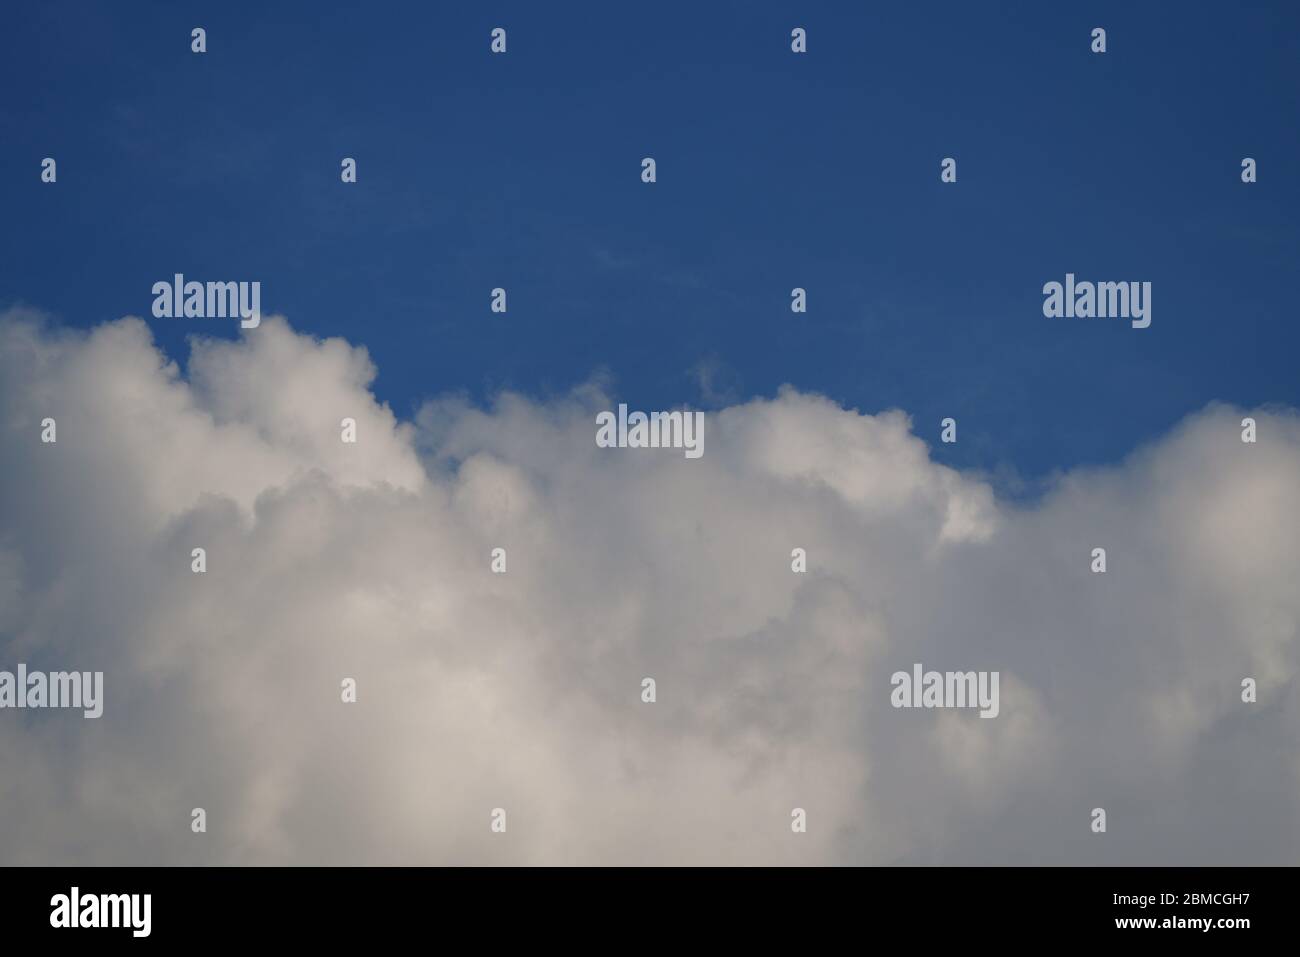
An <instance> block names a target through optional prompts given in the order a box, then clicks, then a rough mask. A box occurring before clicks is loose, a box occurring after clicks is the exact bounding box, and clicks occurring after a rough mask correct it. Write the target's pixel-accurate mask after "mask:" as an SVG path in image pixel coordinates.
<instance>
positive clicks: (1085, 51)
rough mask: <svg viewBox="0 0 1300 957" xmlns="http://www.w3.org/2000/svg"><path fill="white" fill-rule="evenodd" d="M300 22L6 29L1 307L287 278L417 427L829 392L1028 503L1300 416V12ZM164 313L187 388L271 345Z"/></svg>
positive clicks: (321, 15) (692, 9)
mask: <svg viewBox="0 0 1300 957" xmlns="http://www.w3.org/2000/svg"><path fill="white" fill-rule="evenodd" d="M271 6H272V5H261V4H252V3H246V4H235V5H231V4H215V3H200V4H185V5H176V4H168V3H144V4H131V5H106V4H102V3H68V4H63V3H60V4H52V5H37V4H30V3H27V4H22V5H11V6H10V7H9V8H7V10H6V12H5V14H4V29H3V31H0V89H2V90H3V91H4V92H3V94H2V95H0V132H2V134H3V136H2V143H3V147H2V148H0V208H2V209H3V219H4V222H5V225H6V227H7V228H5V229H4V230H3V231H2V234H0V263H3V266H0V308H5V307H8V306H11V305H14V304H18V303H21V304H26V305H30V306H34V307H37V308H39V309H42V310H45V311H47V312H49V313H51V314H52V315H53V316H55V317H56V318H57V319H58V320H59V321H61V322H63V323H66V324H69V325H74V326H88V325H92V324H95V323H98V322H102V321H105V320H109V319H114V318H117V317H119V316H122V315H127V314H133V315H140V316H145V317H147V318H148V317H149V307H150V304H151V301H152V297H151V294H150V288H151V286H152V284H153V283H154V282H156V281H158V280H163V279H169V278H170V277H171V276H172V275H173V273H176V272H183V273H185V274H186V276H187V277H188V278H193V279H200V280H260V281H261V282H262V287H263V293H262V303H263V310H264V311H265V312H280V313H284V314H285V315H287V316H288V318H289V319H290V321H291V322H292V323H293V324H294V325H295V326H296V327H298V328H300V329H304V330H306V331H309V332H312V333H314V334H317V335H321V336H328V335H339V336H344V337H346V338H347V339H349V340H351V341H353V342H358V343H362V344H364V345H365V346H367V347H368V348H369V350H370V352H371V355H372V357H373V358H374V360H375V362H376V365H377V366H378V369H379V378H378V380H377V381H376V383H375V390H376V392H377V394H378V395H379V396H380V397H381V398H382V399H384V400H386V401H388V402H390V403H391V404H392V406H393V408H394V410H395V411H396V412H397V413H398V414H399V415H403V416H408V415H410V414H411V413H412V411H413V410H414V409H415V407H416V406H417V405H418V403H419V402H420V401H421V400H423V399H424V398H427V397H430V396H432V395H435V394H439V393H443V392H447V391H464V392H467V393H468V394H469V395H470V396H471V397H473V398H474V399H475V400H476V401H485V400H486V399H487V398H489V397H490V396H491V395H492V394H493V393H494V392H496V391H497V390H499V389H502V388H511V389H516V390H521V391H523V392H526V393H529V394H532V395H539V396H546V395H549V394H553V393H556V392H562V391H565V390H567V389H569V388H570V387H572V386H573V385H575V384H577V383H580V382H582V381H584V380H586V379H587V378H588V377H589V376H591V375H592V374H593V373H596V372H603V373H607V374H608V375H609V376H610V377H611V381H612V391H613V395H614V396H615V397H616V398H617V399H618V400H620V401H626V402H628V403H629V404H631V405H632V406H633V407H634V408H642V409H650V408H663V407H666V406H671V405H676V404H678V403H681V402H690V403H694V404H696V405H703V406H704V407H706V408H707V407H709V406H711V405H716V404H718V403H722V402H732V401H737V400H743V399H745V398H748V397H751V396H754V395H771V394H773V393H774V391H775V390H776V388H777V387H778V386H779V385H780V384H782V383H785V382H789V383H792V384H794V385H796V386H798V387H799V388H801V389H807V390H816V391H820V392H824V393H825V394H827V395H829V396H831V397H832V398H833V399H835V400H836V401H838V402H840V403H842V404H844V405H846V406H855V407H858V408H860V409H862V410H863V411H869V412H874V411H878V410H881V409H885V408H891V407H899V408H903V409H905V410H907V411H908V412H909V413H911V414H912V415H913V417H914V419H915V422H916V429H917V431H918V433H919V434H920V435H922V436H923V437H924V438H926V439H927V440H928V441H931V442H932V443H934V444H935V448H934V454H935V456H936V457H937V458H938V459H940V460H941V461H945V462H950V463H951V464H954V465H957V466H961V467H972V468H979V469H987V470H990V471H993V472H1003V473H1005V474H1019V475H1022V476H1027V477H1038V476H1042V475H1044V474H1047V473H1049V472H1051V471H1052V470H1055V469H1060V468H1068V467H1072V466H1075V465H1077V464H1080V463H1093V462H1105V461H1113V460H1116V459H1119V458H1121V457H1122V456H1123V455H1125V454H1126V453H1127V452H1129V451H1130V450H1132V449H1133V448H1134V447H1135V446H1137V445H1139V444H1141V443H1143V442H1144V441H1147V440H1149V439H1151V438H1153V437H1155V436H1157V435H1159V434H1161V433H1163V432H1164V431H1166V430H1167V429H1168V428H1169V427H1170V426H1172V425H1173V424H1174V423H1175V422H1177V421H1178V420H1179V419H1181V418H1182V417H1183V416H1185V415H1186V414H1188V413H1189V412H1192V411H1194V410H1196V409H1199V408H1201V407H1202V406H1204V405H1205V404H1206V403H1207V402H1209V401H1211V400H1215V399H1218V400H1225V401H1229V402H1234V403H1240V404H1243V405H1251V406H1253V405H1255V404H1258V403H1264V402H1282V403H1286V404H1290V405H1296V404H1300V394H1298V393H1300V379H1298V377H1297V375H1296V354H1297V345H1298V344H1300V341H1298V340H1300V336H1298V334H1297V331H1296V320H1297V316H1296V311H1295V302H1296V298H1295V288H1296V285H1297V282H1298V281H1300V240H1298V236H1300V233H1298V231H1297V227H1296V222H1297V215H1298V214H1300V192H1298V188H1297V185H1296V175H1297V167H1296V161H1297V157H1300V103H1298V102H1297V101H1298V99H1300V86H1298V85H1297V83H1296V67H1295V64H1296V63H1297V62H1300V12H1298V11H1300V8H1298V7H1297V6H1296V5H1295V4H1284V3H1276V4H1263V5H1262V4H1248V5H1245V6H1244V7H1242V6H1238V5H1234V4H1214V5H1204V4H1179V5H1176V6H1175V5H1171V4H1143V5H1139V8H1138V9H1132V7H1133V5H1131V4H1086V5H1084V4H1069V5H1067V4H1031V3H1018V4H1005V5H978V7H977V6H976V5H960V6H959V5H956V4H943V5H932V4H913V3H908V4H897V5H884V4H880V5H864V4H847V3H846V4H755V3H716V4H715V3H710V4H689V5H686V4H681V5H677V4H653V5H649V6H643V7H633V6H631V5H622V4H618V5H616V4H596V3H591V4H559V5H554V4H548V5H539V4H536V3H520V4H486V3H485V4H465V5H457V6H451V5H442V4H428V3H421V4H414V3H412V4H387V3H384V4H373V5H366V4H362V5H356V6H343V5H338V6H334V5H321V4H285V5H274V8H271ZM195 26H202V27H204V28H205V29H206V30H207V32H208V52H207V53H206V54H204V55H201V56H199V55H195V54H193V53H191V52H190V39H189V34H190V30H191V28H193V27H195ZM496 26H502V27H505V28H506V29H507V30H508V36H509V52H508V53H507V54H506V55H504V56H493V55H491V54H490V52H489V50H488V43H489V31H490V30H491V29H492V28H493V27H496ZM794 26H803V27H805V28H806V29H807V30H808V35H809V53H808V54H807V55H805V56H796V55H794V54H793V53H791V52H790V47H789V34H790V29H791V28H792V27H794ZM1095 26H1103V27H1105V28H1106V29H1107V31H1108V48H1109V49H1108V52H1107V53H1106V54H1104V55H1094V54H1092V53H1091V52H1090V51H1089V32H1090V30H1091V29H1092V28H1093V27H1095ZM45 156H52V157H54V158H56V159H57V161H58V173H59V179H58V183H57V184H55V185H54V186H50V185H46V184H42V183H41V182H40V180H39V173H40V161H41V159H42V158H43V157H45ZM344 156H353V157H355V158H356V159H357V161H358V170H359V182H358V183H357V184H355V185H344V184H342V183H341V182H340V180H339V162H340V159H341V158H342V157H344ZM644 156H653V157H655V159H656V161H657V163H658V182H657V183H655V184H653V185H646V184H643V183H642V182H641V181H640V161H641V158H642V157H644ZM945 156H952V157H955V158H956V159H957V162H958V182H957V183H956V184H953V185H945V184H942V183H940V181H939V162H940V160H941V158H943V157H945ZM1245 156H1251V157H1254V158H1255V159H1256V160H1257V161H1258V164H1259V182H1258V183H1255V184H1253V185H1244V184H1243V183H1242V182H1241V181H1240V163H1241V159H1242V158H1243V157H1245ZM1067 271H1071V272H1074V273H1076V274H1077V275H1078V276H1079V278H1081V279H1093V280H1145V281H1150V282H1151V283H1152V285H1153V314H1152V315H1153V322H1152V325H1151V327H1150V328H1149V329H1146V330H1135V329H1131V328H1129V326H1128V324H1127V323H1126V322H1121V321H1091V322H1089V321H1080V320H1051V319H1047V318H1044V316H1043V315H1042V311H1041V305H1042V293H1041V289H1042V285H1043V283H1045V282H1048V281H1050V280H1054V279H1055V280H1061V279H1062V278H1063V277H1064V275H1065V273H1066V272H1067ZM495 286H503V287H505V288H506V289H507V290H508V294H509V312H508V313H507V314H506V315H505V316H500V315H495V314H493V313H491V312H490V311H489V308H488V305H489V292H490V290H491V289H492V288H493V287H495ZM794 286H802V287H805V288H806V289H807V290H808V295H809V311H808V313H807V314H806V315H794V314H792V313H791V312H790V309H789V296H790V290H791V288H792V287H794ZM149 322H150V323H151V325H152V326H153V328H154V330H155V335H156V337H157V339H158V341H159V342H160V344H161V345H162V346H163V347H164V348H165V349H166V350H167V351H168V352H169V353H170V354H171V355H173V356H174V357H176V358H178V359H183V358H184V356H185V354H186V351H187V350H186V346H185V337H186V336H187V335H189V334H192V333H196V332H201V333H205V334H212V335H223V336H234V335H236V334H237V332H238V330H237V327H236V324H235V323H233V322H230V323H224V322H221V321H216V320H166V319H163V320H158V319H152V318H149ZM701 370H704V374H702V372H701ZM702 383H707V385H705V386H702ZM947 415H951V416H955V417H956V418H957V419H958V422H959V442H958V443H957V444H956V445H955V446H941V445H938V444H937V442H936V440H937V435H938V423H939V420H940V419H941V418H942V417H943V416H947Z"/></svg>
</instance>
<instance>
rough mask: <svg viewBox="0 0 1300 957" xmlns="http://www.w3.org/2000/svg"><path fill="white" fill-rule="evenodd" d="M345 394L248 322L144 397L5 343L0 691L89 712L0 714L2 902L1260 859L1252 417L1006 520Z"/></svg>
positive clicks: (1256, 474) (574, 402)
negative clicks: (679, 875) (378, 880)
mask: <svg viewBox="0 0 1300 957" xmlns="http://www.w3.org/2000/svg"><path fill="white" fill-rule="evenodd" d="M374 371H375V370H374V367H373V365H372V364H371V362H370V360H369V357H368V356H367V354H366V352H365V350H364V349H361V348H356V347H353V346H350V345H349V344H347V343H346V342H343V341H341V340H335V339H331V340H327V341H324V342H322V341H318V340H315V339H313V338H311V337H308V336H303V335H300V334H297V333H295V332H294V331H293V330H292V329H291V328H290V327H289V326H288V324H287V323H285V322H284V321H283V320H281V319H270V320H266V321H264V322H263V323H262V326H261V327H260V328H258V329H256V330H250V331H249V332H248V333H247V334H246V335H245V337H244V338H242V339H241V340H239V341H237V342H226V341H222V342H217V341H202V340H198V341H196V342H195V345H194V349H193V354H192V356H191V358H190V361H189V363H188V367H187V370H186V373H185V375H183V376H182V374H181V371H180V370H179V369H178V368H177V367H176V366H175V365H174V364H172V363H169V362H168V361H167V360H166V359H165V357H164V356H163V355H162V354H160V353H159V351H158V350H157V349H156V348H155V347H154V345H153V343H152V341H151V337H150V332H149V328H148V326H147V325H146V324H145V323H143V322H141V321H139V320H136V319H124V320H121V321H119V322H114V323H108V324H105V325H102V326H100V327H98V328H96V329H95V330H93V331H92V332H89V333H71V332H67V331H62V330H59V329H55V328H52V327H50V326H48V325H46V324H44V323H43V322H41V321H40V320H39V319H36V318H33V317H30V316H23V315H17V314H11V315H9V316H8V317H6V318H4V319H3V320H0V428H2V429H3V448H4V463H5V467H4V469H3V471H2V472H0V514H3V525H2V526H0V669H8V670H12V669H13V668H14V667H15V666H16V664H17V663H18V662H20V661H21V662H25V663H26V664H27V665H28V666H29V667H31V668H44V669H47V670H62V669H74V668H75V669H79V670H102V671H103V672H105V698H106V701H105V709H104V714H103V717H102V718H100V719H99V720H97V721H87V720H84V719H83V718H82V717H81V715H80V713H79V712H70V711H53V710H47V711H16V710H8V709H6V710H2V711H0V768H3V769H4V770H3V773H0V862H3V863H6V864H73V863H78V864H80V863H86V864H110V863H111V864H149V863H171V864H180V863H402V864H414V863H528V864H533V863H537V864H541V863H560V864H568V863H993V864H999V863H1076V864H1080V863H1083V864H1086V863H1124V864H1136V863H1150V864H1155V863H1168V864H1176V863H1197V864H1211V863H1243V864H1253V863H1293V862H1294V861H1295V860H1296V858H1297V854H1300V733H1298V731H1297V729H1300V700H1298V698H1297V695H1298V692H1297V686H1296V685H1297V683H1296V673H1297V668H1298V667H1300V640H1298V634H1300V587H1297V582H1298V581H1300V534H1298V533H1300V420H1298V419H1297V417H1296V415H1295V414H1294V413H1293V412H1292V411H1289V410H1255V411H1252V412H1250V413H1243V412H1241V411H1240V410H1235V409H1230V408H1226V407H1218V406H1212V407H1210V408H1208V409H1206V410H1204V411H1203V412H1201V413H1199V414H1197V415H1195V416H1192V417H1191V418H1189V419H1188V420H1186V421H1185V422H1184V423H1182V424H1181V425H1180V426H1179V427H1178V428H1177V429H1176V430H1174V432H1173V433H1172V434H1170V435H1168V436H1167V437H1165V438H1164V439H1163V440H1161V441H1160V442H1159V443H1157V444H1155V445H1153V446H1151V447H1150V448H1146V449H1143V450H1139V451H1138V452H1136V453H1135V454H1134V455H1133V456H1131V457H1130V458H1129V459H1128V460H1127V461H1125V462H1123V463H1122V464H1119V465H1117V466H1114V467H1108V468H1104V469H1090V470H1087V471H1081V472H1076V473H1070V474H1066V475H1064V476H1062V477H1061V478H1060V479H1059V481H1058V482H1057V483H1056V484H1055V485H1054V487H1053V488H1052V490H1051V491H1050V492H1049V493H1048V494H1047V495H1046V496H1044V497H1043V498H1042V499H1041V500H1040V501H1038V502H1035V503H1033V504H1032V505H1023V504H1021V505H1017V504H1010V503H1007V502H1003V501H1000V500H998V499H997V497H996V496H995V495H994V493H993V491H992V490H991V489H990V487H989V486H988V485H987V484H985V483H984V482H982V481H981V480H980V479H979V478H978V477H973V476H970V475H965V474H962V473H959V472H956V471H954V470H952V469H949V468H946V467H944V466H942V465H939V464H936V463H935V462H933V461H932V460H931V459H930V457H929V454H928V452H927V448H926V445H925V443H924V442H922V441H921V440H920V439H918V438H917V437H916V436H915V435H913V434H912V432H911V424H910V422H909V420H908V418H907V417H906V416H905V415H904V414H902V413H899V412H886V413H883V414H880V415H874V416H871V415H862V414H860V413H858V412H856V411H853V410H846V409H843V408H841V407H839V406H838V405H836V404H835V403H834V402H831V401H829V400H827V399H825V398H822V397H819V396H815V395H808V394H802V393H799V392H796V391H794V390H789V389H787V390H784V391H783V392H781V394H780V395H778V396H777V397H776V398H775V399H772V400H754V401H751V402H747V403H745V404H742V405H735V406H732V407H729V408H726V409H723V410H721V411H719V412H717V413H710V414H709V415H708V416H707V417H706V421H705V431H704V450H705V451H704V456H703V457H702V458H700V459H698V460H688V459H686V458H684V457H683V456H682V455H681V454H680V452H670V451H657V450H633V449H619V450H615V449H600V448H597V447H596V445H595V442H594V434H595V425H594V416H595V413H596V412H597V411H599V410H601V409H605V408H610V407H611V406H612V404H613V401H616V400H611V399H609V398H607V397H606V396H605V395H603V394H602V390H601V388H600V387H598V386H587V387H584V388H581V389H578V390H575V392H574V393H572V394H571V395H570V396H568V397H567V398H564V399H561V400H556V401H550V402H545V403H540V402H536V401H532V400H530V399H527V398H524V397H521V396H517V395H502V396H500V397H499V398H498V399H497V400H496V401H495V403H494V404H493V406H492V407H491V408H490V409H486V410H484V409H478V408H474V407H471V406H470V405H468V404H466V403H464V402H463V401H459V400H456V399H441V400H437V401H433V402H431V403H429V404H428V405H426V406H425V407H424V408H423V409H422V410H421V411H420V413H419V414H418V415H417V416H416V419H415V421H414V422H400V421H398V419H397V418H396V417H395V416H394V415H393V414H392V412H391V411H390V410H389V409H388V408H386V407H385V406H383V405H380V404H379V403H377V402H376V401H375V399H374V397H373V395H372V394H371V393H370V391H369V384H370V381H371V379H372V378H373V375H374ZM430 385H431V388H430V392H431V393H434V392H436V391H437V383H431V384H430ZM633 404H634V405H635V403H633ZM1243 414H1250V415H1253V416H1254V417H1255V418H1256V419H1257V421H1258V431H1259V441H1258V443H1256V444H1253V445H1250V444H1244V443H1242V442H1241V441H1240V437H1239V433H1240V424H1239V423H1240V419H1241V417H1242V415H1243ZM46 417H52V418H54V419H56V421H57V428H58V441H57V442H56V443H54V444H43V443H42V442H41V441H40V422H41V420H42V419H43V418H46ZM344 417H351V418H354V419H355V420H356V422H357V434H358V441H357V443H356V444H354V445H350V444H345V443H343V442H341V441H340V437H339V436H340V427H339V423H340V420H341V419H343V418H344ZM198 546H202V547H203V548H205V549H206V551H207V572H206V573H205V574H201V575H199V574H194V573H192V572H191V570H190V561H191V559H190V551H191V549H192V548H194V547H198ZM1098 546H1100V547H1105V548H1106V549H1107V552H1108V571H1107V573H1106V574H1104V575H1098V574H1093V573H1091V572H1090V570H1089V564H1090V552H1091V550H1092V548H1094V547H1098ZM496 547H502V548H505V549H506V550H507V562H508V565H507V568H508V570H507V572H506V574H493V573H492V571H491V568H490V555H491V551H492V549H493V548H496ZM795 547H801V548H804V549H806V550H807V555H808V572H807V573H806V574H795V573H793V572H792V571H791V550H792V549H793V548H795ZM913 662H921V663H923V664H924V665H925V666H926V667H927V668H936V669H939V670H997V671H1000V672H1001V675H1002V683H1001V713H1000V714H999V715H998V717H997V718H996V719H993V720H982V719H980V718H979V717H978V716H977V714H976V713H975V712H971V711H925V710H899V709H894V708H892V707H891V706H890V690H891V688H890V683H889V679H890V675H891V674H892V673H893V672H895V671H897V670H909V669H910V668H911V665H912V663H913ZM647 676H652V677H654V678H655V679H656V682H657V692H658V695H657V696H658V700H657V702H656V703H654V704H645V703H643V702H642V701H641V680H642V678H643V677H647ZM1248 676H1249V677H1253V678H1255V679H1256V680H1257V681H1258V684H1259V701H1258V703H1255V704H1247V703H1243V702H1242V701H1241V694H1240V688H1241V680H1242V679H1243V678H1244V677H1248ZM345 677H351V678H355V679H356V681H357V688H358V700H357V702H356V703H355V704H344V703H343V702H342V701H341V700H340V682H341V680H342V679H343V678H345ZM194 807H203V808H205V809H206V811H207V815H208V830H207V833H205V834H194V833H191V830H190V809H191V808H194ZM496 807H501V808H505V809H506V811H507V814H508V830H507V832H506V833H505V834H493V833H492V832H491V831H490V830H489V816H490V813H491V811H492V809H493V808H496ZM795 807H801V808H804V809H806V811H807V815H808V831H807V833H806V834H794V833H792V832H791V828H790V812H791V809H792V808H795ZM1094 807H1104V808H1106V810H1107V814H1108V832H1107V833H1106V834H1104V835H1096V834H1093V833H1092V832H1091V830H1090V828H1089V824H1090V820H1091V818H1090V811H1091V809H1092V808H1094Z"/></svg>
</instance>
